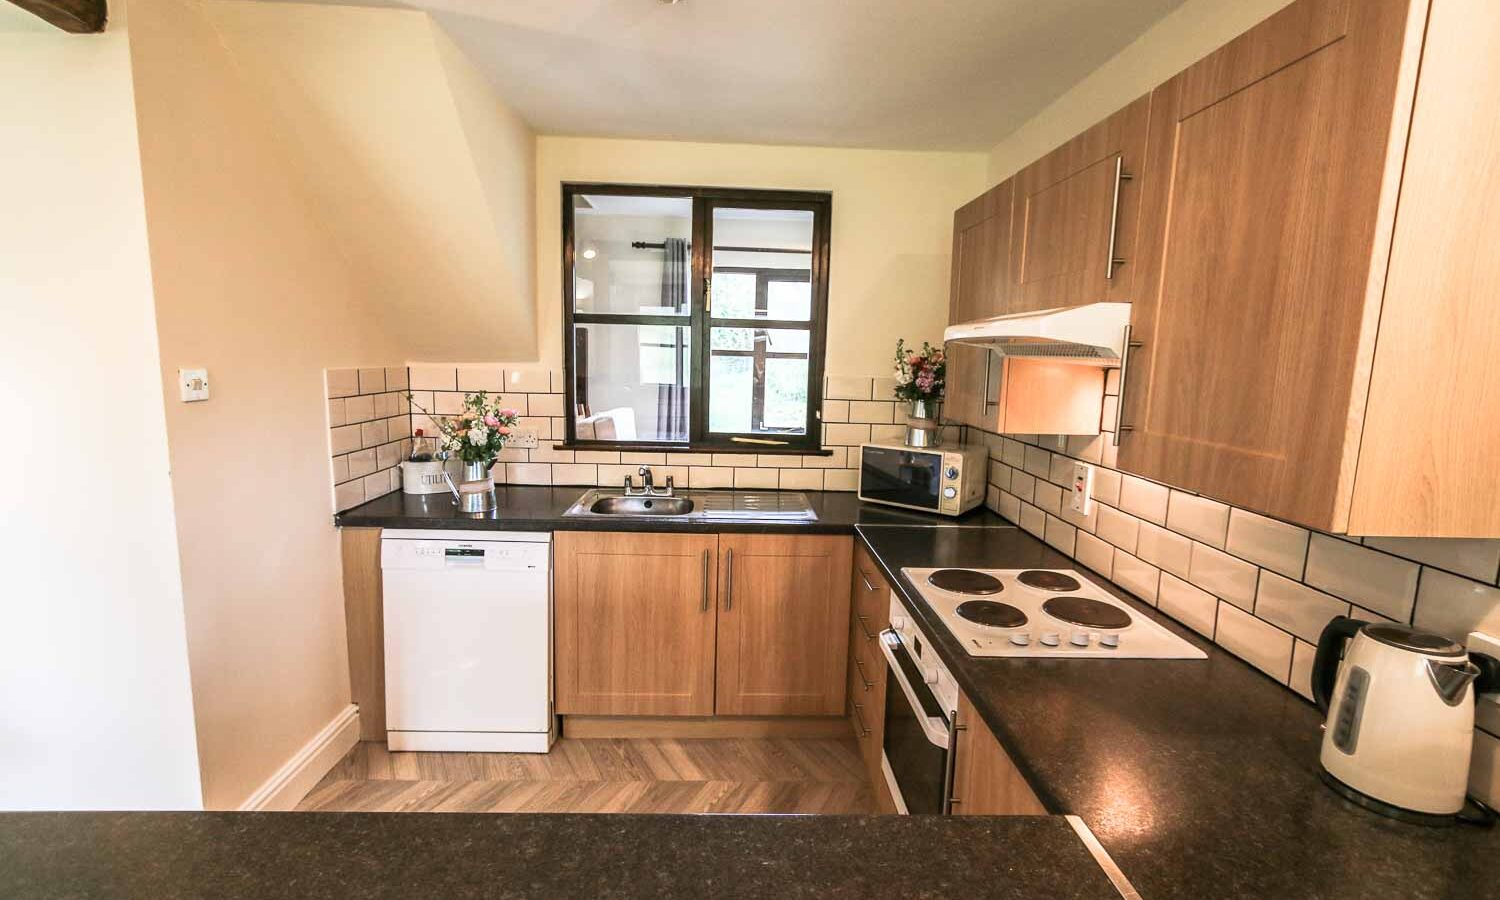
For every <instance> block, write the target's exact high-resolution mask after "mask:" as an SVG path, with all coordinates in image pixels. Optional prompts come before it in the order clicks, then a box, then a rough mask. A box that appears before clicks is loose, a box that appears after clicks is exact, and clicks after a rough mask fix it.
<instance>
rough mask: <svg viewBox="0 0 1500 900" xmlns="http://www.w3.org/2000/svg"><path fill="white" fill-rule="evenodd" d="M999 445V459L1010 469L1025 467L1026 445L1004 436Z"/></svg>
mask: <svg viewBox="0 0 1500 900" xmlns="http://www.w3.org/2000/svg"><path fill="white" fill-rule="evenodd" d="M1004 441H1005V442H1004V443H1003V444H1001V446H1000V461H1001V462H1003V463H1005V464H1006V465H1007V466H1010V467H1011V468H1012V469H1024V468H1025V467H1026V445H1025V444H1023V443H1021V442H1020V441H1017V440H1012V439H1011V438H1005V439H1004Z"/></svg>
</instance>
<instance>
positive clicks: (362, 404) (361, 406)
mask: <svg viewBox="0 0 1500 900" xmlns="http://www.w3.org/2000/svg"><path fill="white" fill-rule="evenodd" d="M373 418H375V398H374V397H369V396H366V397H348V398H346V399H345V400H344V421H345V422H347V423H349V424H350V425H357V424H359V423H360V422H368V421H370V420H371V419H373Z"/></svg>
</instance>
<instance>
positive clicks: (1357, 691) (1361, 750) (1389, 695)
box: [1312, 616, 1500, 825]
mask: <svg viewBox="0 0 1500 900" xmlns="http://www.w3.org/2000/svg"><path fill="white" fill-rule="evenodd" d="M1346 648H1347V649H1346ZM1340 657H1342V661H1341V660H1340ZM1341 663H1342V664H1341ZM1497 683H1500V661H1497V660H1496V659H1494V658H1493V657H1490V656H1486V655H1484V654H1481V653H1475V654H1472V655H1471V654H1469V653H1468V652H1467V651H1466V650H1464V648H1463V647H1462V646H1461V645H1459V644H1456V643H1454V642H1453V641H1450V640H1448V639H1447V638H1445V637H1442V636H1441V635H1436V634H1430V633H1428V632H1424V631H1418V630H1416V629H1415V628H1409V627H1407V626H1405V625H1398V624H1395V623H1393V622H1362V621H1359V620H1356V619H1351V618H1348V617H1346V616H1339V617H1337V618H1335V619H1333V620H1332V621H1330V622H1329V623H1328V625H1327V627H1326V628H1324V629H1323V634H1322V636H1321V637H1320V638H1319V639H1318V652H1317V656H1316V657H1315V659H1314V662H1313V670H1312V691H1313V700H1314V702H1316V703H1317V705H1318V709H1319V711H1321V712H1323V713H1325V714H1326V715H1327V720H1326V724H1325V726H1324V730H1323V747H1322V752H1321V753H1320V755H1319V761H1320V762H1321V763H1322V768H1323V780H1324V781H1325V782H1327V783H1328V785H1329V786H1330V787H1332V788H1333V789H1334V790H1335V791H1337V792H1338V793H1340V794H1342V795H1343V796H1344V797H1346V798H1347V799H1349V800H1352V801H1353V802H1355V803H1358V804H1359V805H1361V806H1364V807H1366V808H1368V809H1372V810H1374V811H1376V812H1379V813H1382V814H1384V815H1388V816H1392V817H1394V818H1398V819H1403V820H1406V821H1410V822H1417V823H1420V824H1425V825H1445V824H1452V823H1454V822H1458V821H1475V818H1474V817H1473V816H1472V815H1469V814H1467V813H1466V812H1465V796H1464V795H1465V792H1466V790H1467V788H1468V783H1469V754H1470V752H1471V750H1472V748H1473V741H1474V694H1475V691H1476V690H1479V691H1484V690H1492V689H1493V686H1494V685H1496V684H1497ZM1481 813H1482V815H1481V816H1480V819H1481V820H1485V821H1488V819H1489V817H1488V815H1484V813H1487V811H1484V810H1481Z"/></svg>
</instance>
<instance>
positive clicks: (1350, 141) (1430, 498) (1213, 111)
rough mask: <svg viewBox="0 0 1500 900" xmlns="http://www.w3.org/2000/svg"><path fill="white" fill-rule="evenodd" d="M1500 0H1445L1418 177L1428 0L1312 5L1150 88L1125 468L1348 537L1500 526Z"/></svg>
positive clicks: (1336, 0)
mask: <svg viewBox="0 0 1500 900" xmlns="http://www.w3.org/2000/svg"><path fill="white" fill-rule="evenodd" d="M1490 6H1491V5H1490V4H1481V3H1465V2H1461V0H1438V2H1436V3H1435V4H1434V7H1435V9H1436V10H1437V13H1438V18H1437V20H1436V21H1438V22H1445V23H1446V24H1447V25H1448V26H1449V27H1450V28H1451V30H1452V32H1453V34H1451V35H1448V36H1447V37H1446V38H1445V41H1446V42H1447V43H1448V44H1450V45H1451V46H1448V47H1444V48H1442V49H1441V51H1440V52H1435V48H1433V47H1428V50H1427V53H1426V58H1427V59H1428V60H1429V61H1430V65H1431V67H1432V68H1433V70H1434V71H1435V72H1438V73H1440V74H1439V75H1438V76H1437V79H1436V80H1437V83H1435V84H1434V85H1428V83H1427V79H1428V75H1427V71H1426V67H1425V66H1424V71H1423V73H1422V84H1423V97H1424V100H1423V103H1424V104H1426V103H1429V102H1430V104H1431V106H1432V109H1431V110H1429V111H1426V112H1425V113H1424V114H1423V116H1421V117H1419V121H1420V122H1421V126H1422V127H1420V128H1419V129H1418V134H1417V135H1416V137H1417V138H1419V139H1420V140H1418V141H1417V142H1415V143H1414V145H1413V151H1412V153H1413V157H1412V159H1411V160H1410V162H1409V163H1407V166H1408V169H1407V171H1408V179H1409V181H1408V184H1407V186H1406V187H1405V189H1404V191H1403V189H1402V187H1401V176H1402V166H1403V163H1406V162H1407V161H1406V159H1405V147H1406V144H1407V131H1408V126H1409V124H1410V121H1411V111H1412V104H1413V95H1414V93H1415V88H1416V83H1417V68H1418V63H1419V60H1420V59H1421V58H1422V57H1423V53H1422V41H1423V27H1424V23H1425V21H1426V18H1427V12H1428V9H1427V7H1428V4H1427V2H1426V0H1411V2H1408V0H1299V2H1296V3H1293V4H1292V5H1291V6H1288V7H1286V8H1285V9H1283V10H1282V11H1281V12H1279V13H1277V14H1276V15H1274V16H1272V17H1271V18H1269V19H1267V20H1266V21H1265V22H1262V23H1261V24H1260V25H1259V26H1257V27H1256V28H1254V29H1252V30H1251V31H1249V32H1247V33H1246V34H1244V35H1242V36H1240V37H1239V38H1238V39H1236V40H1235V41H1233V42H1232V43H1230V44H1228V45H1226V46H1225V47H1223V48H1222V49H1220V50H1219V51H1217V52H1215V53H1213V54H1212V55H1210V56H1208V57H1207V58H1205V59H1203V60H1202V61H1201V62H1199V63H1197V64H1195V65H1194V66H1193V67H1191V68H1189V69H1188V70H1186V71H1185V72H1183V73H1182V74H1180V75H1178V76H1177V77H1176V78H1173V79H1172V80H1171V81H1169V82H1167V83H1166V84H1164V85H1162V86H1161V87H1160V88H1158V89H1157V90H1156V91H1155V92H1154V93H1153V95H1152V106H1151V122H1150V137H1149V145H1148V159H1149V162H1148V166H1149V171H1148V174H1147V180H1148V182H1149V184H1150V189H1149V190H1148V191H1146V192H1145V193H1144V194H1143V198H1142V199H1143V201H1144V204H1145V205H1144V207H1143V209H1142V225H1143V228H1142V231H1141V241H1140V246H1139V248H1138V256H1139V267H1138V269H1137V273H1136V277H1137V284H1139V285H1141V286H1142V287H1143V290H1141V291H1140V292H1138V295H1137V296H1136V297H1135V298H1134V306H1133V307H1132V330H1133V337H1134V338H1135V339H1136V340H1138V341H1139V346H1138V348H1137V349H1136V350H1135V351H1134V352H1132V353H1131V354H1130V357H1129V360H1128V362H1129V365H1128V367H1127V369H1126V374H1125V384H1124V388H1123V391H1124V398H1123V402H1124V404H1125V409H1124V417H1123V419H1124V423H1125V425H1124V428H1125V429H1126V430H1123V431H1122V432H1121V438H1120V440H1121V444H1120V450H1119V464H1120V466H1121V468H1124V469H1127V470H1129V471H1132V472H1136V473H1139V474H1142V475H1145V476H1147V477H1150V478H1154V479H1156V480H1159V481H1163V482H1166V483H1168V484H1172V485H1176V486H1179V487H1183V488H1187V489H1190V490H1194V491H1199V492H1201V493H1203V494H1206V495H1208V496H1211V497H1215V498H1217V499H1220V500H1226V501H1229V502H1231V503H1235V504H1239V505H1241V506H1246V507H1249V508H1251V509H1256V510H1260V511H1262V512H1267V513H1270V514H1272V515H1276V516H1280V517H1282V518H1286V519H1290V520H1292V521H1295V522H1300V523H1304V524H1307V525H1312V526H1314V527H1317V528H1322V529H1325V530H1330V531H1346V530H1350V529H1351V528H1352V529H1353V530H1354V531H1356V532H1358V533H1368V534H1414V535H1415V534H1426V535H1440V534H1481V533H1482V534H1497V533H1500V527H1497V526H1500V504H1497V503H1496V499H1497V496H1496V495H1497V492H1500V487H1497V486H1495V485H1493V484H1490V485H1480V486H1479V489H1480V490H1483V491H1487V492H1488V496H1487V498H1486V499H1482V500H1481V499H1479V498H1478V497H1476V496H1475V495H1474V494H1472V493H1469V492H1470V491H1473V490H1474V489H1475V485H1474V483H1475V482H1476V481H1481V482H1483V481H1487V479H1483V478H1480V479H1475V478H1470V477H1464V475H1465V473H1466V472H1475V471H1478V470H1481V469H1485V468H1488V467H1489V466H1488V465H1487V461H1485V460H1483V459H1482V457H1481V455H1482V454H1488V453H1490V452H1491V451H1490V449H1489V448H1491V447H1493V446H1494V444H1493V443H1491V442H1489V441H1487V440H1486V439H1485V437H1486V436H1487V435H1488V436H1495V437H1500V432H1497V429H1500V425H1497V424H1496V423H1497V422H1500V417H1497V416H1496V413H1497V412H1500V391H1497V390H1496V388H1497V387H1500V384H1497V376H1496V374H1495V371H1494V370H1493V367H1491V366H1488V365H1486V363H1487V360H1488V359H1489V357H1491V356H1492V355H1493V348H1494V346H1495V344H1494V341H1495V339H1496V337H1497V334H1500V313H1497V309H1496V305H1495V304H1494V303H1493V299H1492V291H1491V289H1492V288H1493V287H1494V286H1495V285H1496V283H1497V282H1496V275H1497V273H1500V267H1497V264H1496V263H1495V261H1494V259H1493V258H1492V257H1490V258H1486V257H1484V256H1483V255H1482V253H1481V252H1480V249H1481V248H1483V247H1485V246H1486V245H1491V246H1492V245H1493V241H1494V240H1495V239H1496V238H1497V237H1500V221H1497V220H1496V219H1495V218H1494V217H1493V216H1492V215H1489V209H1488V208H1487V207H1489V206H1492V198H1493V197H1494V187H1495V184H1494V181H1495V174H1494V173H1495V171H1496V169H1495V164H1496V162H1497V161H1500V150H1497V148H1496V145H1495V142H1494V141H1493V139H1492V138H1491V137H1490V136H1489V135H1488V131H1487V130H1488V128H1489V125H1488V124H1487V123H1488V122H1490V121H1492V119H1493V115H1492V113H1493V110H1494V108H1495V106H1494V103H1495V102H1496V101H1497V100H1500V96H1497V92H1496V79H1497V78H1500V68H1497V66H1496V65H1495V63H1494V60H1495V59H1496V58H1497V57H1496V56H1495V55H1494V51H1495V50H1496V49H1497V43H1500V41H1497V23H1500V18H1497V16H1496V13H1495V11H1494V10H1493V9H1491V8H1490ZM1454 19H1466V20H1469V21H1466V22H1459V21H1454ZM1481 21H1482V25H1481ZM1476 26H1480V27H1479V32H1481V33H1475V27H1476ZM1486 31H1487V33H1484V32H1486ZM1486 172H1487V173H1488V176H1487V177H1488V178H1489V179H1490V184H1489V191H1488V192H1486V191H1485V190H1484V187H1483V185H1482V184H1481V179H1482V177H1483V176H1485V173H1486ZM1413 176H1416V177H1413ZM1398 194H1399V199H1400V210H1401V216H1402V217H1403V221H1402V228H1401V229H1400V233H1401V236H1402V240H1401V242H1400V244H1399V248H1398V249H1399V252H1398V257H1397V258H1398V263H1400V264H1399V265H1398V266H1397V268H1396V269H1395V271H1394V272H1393V274H1394V275H1397V276H1399V277H1398V280H1396V281H1394V282H1393V283H1392V285H1391V302H1392V307H1391V309H1390V311H1388V312H1387V313H1386V314H1385V317H1384V318H1383V317H1382V293H1383V290H1384V285H1385V283H1386V268H1387V261H1388V259H1389V254H1390V248H1391V237H1392V231H1393V227H1394V226H1395V223H1396V211H1397V200H1398ZM1487 198H1488V200H1489V201H1490V202H1487ZM1455 213H1456V215H1455ZM1480 260H1483V262H1482V263H1480V268H1476V267H1475V266H1476V263H1478V262H1479V261H1480ZM1476 288H1480V289H1482V292H1480V291H1476V290H1475V289H1476ZM1435 315H1441V316H1442V318H1441V321H1434V319H1433V316H1435ZM1377 326H1378V327H1379V328H1380V342H1381V355H1380V358H1379V359H1378V360H1376V359H1375V343H1376V340H1375V339H1376V329H1377ZM1388 340H1389V341H1390V342H1391V345H1390V346H1387V344H1386V342H1387V341H1388ZM1464 348H1468V349H1469V350H1470V352H1468V353H1460V352H1458V351H1460V350H1462V349H1464ZM1372 365H1374V367H1375V368H1376V375H1375V379H1374V384H1375V386H1376V391H1375V394H1374V395H1373V397H1372V409H1373V411H1374V413H1375V415H1374V417H1373V418H1372V420H1371V424H1372V430H1370V431H1369V433H1368V434H1363V435H1362V432H1363V431H1365V429H1364V421H1365V401H1366V397H1367V395H1369V393H1370V387H1371V369H1372ZM1464 404H1473V405H1472V406H1469V407H1468V408H1464ZM1481 423H1483V424H1481ZM1377 424H1378V429H1375V428H1373V426H1376V425H1377ZM1470 426H1472V427H1473V429H1474V430H1470ZM1481 431H1483V434H1481V433H1480V432H1481ZM1362 436H1363V437H1364V440H1363V441H1362V440H1361V438H1362ZM1466 462H1467V463H1472V464H1471V465H1465V464H1464V463H1466ZM1356 471H1357V472H1358V490H1357V491H1356ZM1444 476H1448V477H1449V479H1450V481H1451V482H1452V483H1453V487H1452V490H1451V491H1447V492H1440V491H1438V490H1437V489H1435V488H1434V485H1436V484H1437V483H1438V482H1439V481H1440V480H1441V479H1442V478H1443V477H1444ZM1459 482H1461V483H1462V484H1461V486H1460V484H1459ZM1398 486H1399V491H1397V492H1395V493H1393V489H1394V488H1397V487H1398ZM1356 493H1358V495H1359V502H1358V504H1357V505H1358V509H1359V511H1360V512H1359V516H1358V518H1357V519H1355V520H1351V516H1350V509H1351V504H1352V503H1354V500H1355V497H1356ZM1461 495H1462V496H1461ZM1403 504H1411V505H1413V506H1416V507H1420V509H1405V510H1403V509H1399V508H1398V507H1401V506H1402V505H1403ZM1460 509H1461V510H1462V511H1460ZM1481 509H1482V512H1481Z"/></svg>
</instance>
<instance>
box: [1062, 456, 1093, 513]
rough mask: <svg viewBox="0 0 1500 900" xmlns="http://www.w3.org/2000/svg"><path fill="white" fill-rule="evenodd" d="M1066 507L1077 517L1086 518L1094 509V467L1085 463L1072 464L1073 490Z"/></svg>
mask: <svg viewBox="0 0 1500 900" xmlns="http://www.w3.org/2000/svg"><path fill="white" fill-rule="evenodd" d="M1070 493H1071V496H1070V497H1069V502H1068V505H1069V506H1071V507H1072V508H1073V511H1074V512H1076V513H1078V514H1079V515H1082V516H1086V515H1088V514H1089V513H1090V512H1091V511H1092V510H1093V508H1094V500H1093V497H1094V467H1093V466H1091V465H1088V464H1087V463H1074V464H1073V490H1072V491H1071V492H1070Z"/></svg>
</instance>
